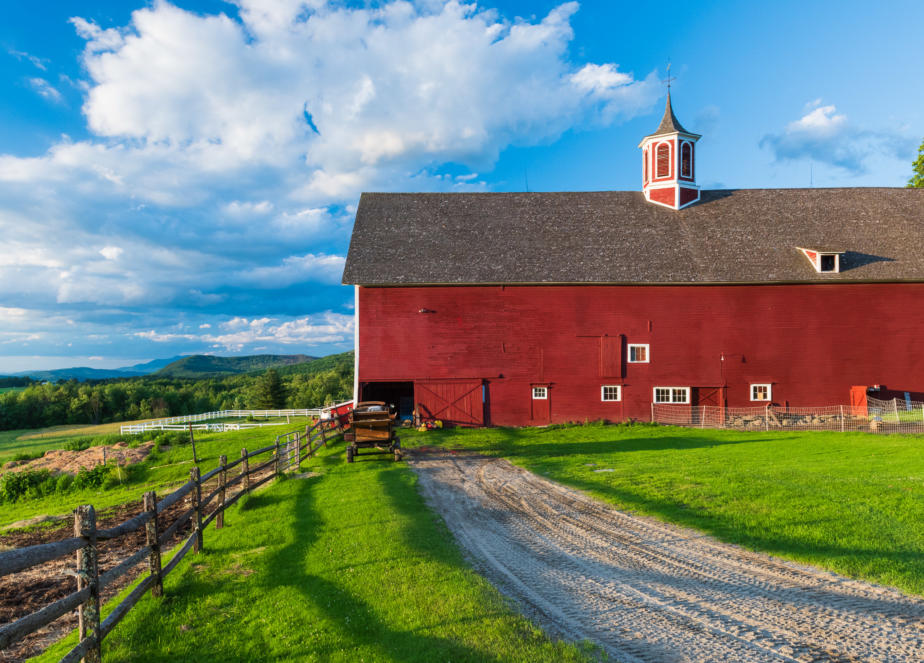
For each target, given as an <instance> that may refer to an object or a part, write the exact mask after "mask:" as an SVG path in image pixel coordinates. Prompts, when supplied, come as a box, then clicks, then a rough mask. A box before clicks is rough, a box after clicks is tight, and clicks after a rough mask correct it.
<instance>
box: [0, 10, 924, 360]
mask: <svg viewBox="0 0 924 663" xmlns="http://www.w3.org/2000/svg"><path fill="white" fill-rule="evenodd" d="M4 14H5V16H4V21H3V22H2V23H0V80H2V85H3V91H4V93H3V95H0V232H2V236H3V238H4V241H3V243H2V244H0V373H3V372H13V371H19V370H25V369H38V368H53V367H62V366H72V365H89V366H95V367H115V366H119V365H126V364H132V363H136V362H139V361H144V360H148V359H152V358H158V357H169V356H173V355H177V354H187V353H199V352H206V353H217V354H244V353H246V354H250V353H260V352H273V353H307V354H316V355H321V354H327V353H330V352H336V351H340V350H343V349H348V348H350V347H351V346H352V308H351V307H352V300H353V297H352V291H351V289H350V288H348V287H344V286H341V285H339V281H340V273H341V270H342V265H343V258H344V256H345V254H346V250H347V247H348V244H349V234H350V228H351V224H352V216H353V213H354V212H355V205H356V202H357V200H358V197H359V193H360V192H361V191H369V190H374V191H421V190H425V191H467V190H489V191H514V190H523V189H524V188H525V187H526V183H527V181H528V185H529V188H530V190H533V191H540V190H600V189H616V190H626V189H629V190H634V189H638V188H639V187H640V181H639V179H640V157H639V155H638V150H637V147H636V146H637V144H638V141H639V139H640V138H641V137H642V136H643V135H645V134H646V133H649V132H650V131H651V130H652V129H654V128H655V127H656V126H657V123H658V121H659V120H660V116H661V113H662V111H663V104H664V93H665V90H664V86H663V85H662V83H661V82H660V81H661V79H662V78H663V77H664V66H665V64H666V63H667V61H668V59H670V61H671V62H672V74H673V75H675V76H676V77H677V80H676V81H675V82H674V87H673V95H672V96H673V99H674V108H675V110H676V112H677V114H678V116H679V118H680V120H681V121H682V122H683V123H684V125H685V126H686V127H687V128H688V129H690V130H692V131H696V132H698V133H702V134H703V139H702V140H701V141H700V144H699V147H700V149H699V152H698V155H697V157H698V168H697V175H698V177H699V183H700V184H701V185H703V186H704V187H706V188H737V187H745V188H752V187H797V186H809V184H810V183H813V184H814V185H815V186H903V185H904V184H905V182H906V181H907V179H908V177H909V176H910V163H911V161H912V159H913V158H914V154H915V152H916V149H917V146H918V145H919V144H920V142H921V140H922V138H924V110H922V109H924V84H922V74H921V73H920V62H919V58H918V57H917V52H918V51H919V50H920V34H921V31H922V28H924V3H920V2H910V1H909V2H900V1H895V2H888V3H869V2H849V1H848V2H838V3H833V2H832V3H825V2H814V3H806V2H774V3H754V2H724V3H718V2H712V3H708V2H703V3H688V2H685V3H670V2H661V3H657V5H647V4H646V3H617V2H603V1H599V2H584V3H581V4H578V3H560V2H546V1H544V0H536V1H531V2H525V1H511V2H496V3H492V4H487V3H485V4H479V5H477V6H476V5H461V4H458V3H445V2H441V1H437V0H421V1H419V2H416V3H395V2H365V3H363V2H354V3H351V2H327V1H325V0H308V1H302V0H239V1H238V2H235V3H231V2H219V1H217V0H207V1H201V2H200V1H193V0H189V1H186V0H177V1H176V2H174V3H168V2H127V1H125V0H119V1H117V2H116V1H112V2H102V1H101V2H89V1H88V2H81V3H74V2H47V3H44V4H43V9H42V11H40V12H37V11H34V8H30V6H29V5H28V3H12V4H11V5H10V6H8V7H5V12H4Z"/></svg>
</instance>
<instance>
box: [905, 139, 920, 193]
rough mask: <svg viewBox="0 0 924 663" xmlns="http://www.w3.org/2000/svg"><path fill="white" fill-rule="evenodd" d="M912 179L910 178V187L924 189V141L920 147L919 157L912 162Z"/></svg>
mask: <svg viewBox="0 0 924 663" xmlns="http://www.w3.org/2000/svg"><path fill="white" fill-rule="evenodd" d="M911 172H912V175H911V179H910V180H908V188H909V189H924V141H922V142H921V147H919V148H918V158H917V159H915V160H914V163H912V164H911Z"/></svg>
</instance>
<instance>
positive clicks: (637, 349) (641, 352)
mask: <svg viewBox="0 0 924 663" xmlns="http://www.w3.org/2000/svg"><path fill="white" fill-rule="evenodd" d="M649 357H650V355H649V354H648V344H647V343H630V344H629V363H630V364H647V363H648V362H649V361H650V360H649Z"/></svg>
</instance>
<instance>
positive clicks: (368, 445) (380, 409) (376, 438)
mask: <svg viewBox="0 0 924 663" xmlns="http://www.w3.org/2000/svg"><path fill="white" fill-rule="evenodd" d="M344 438H345V440H346V441H347V442H348V443H349V445H348V446H347V450H346V454H347V462H348V463H352V462H353V458H354V457H355V456H359V455H360V453H359V450H360V449H363V450H364V451H363V455H368V454H394V456H395V460H401V440H400V438H398V437H396V436H395V415H394V414H392V413H390V412H389V411H388V406H387V405H386V404H385V403H384V402H383V401H364V402H362V403H357V404H356V407H355V408H353V411H352V412H351V413H350V429H349V430H348V431H347V432H346V433H345V435H344Z"/></svg>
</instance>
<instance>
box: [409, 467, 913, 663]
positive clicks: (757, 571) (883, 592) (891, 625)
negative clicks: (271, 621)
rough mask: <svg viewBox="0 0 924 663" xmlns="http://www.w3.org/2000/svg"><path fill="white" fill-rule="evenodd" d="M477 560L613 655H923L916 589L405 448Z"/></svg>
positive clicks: (555, 627)
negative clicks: (854, 576) (859, 577)
mask: <svg viewBox="0 0 924 663" xmlns="http://www.w3.org/2000/svg"><path fill="white" fill-rule="evenodd" d="M409 461H410V463H411V466H412V467H413V468H414V470H415V471H416V472H417V474H418V476H419V478H420V487H421V491H422V493H423V495H424V497H425V498H426V500H427V501H428V503H429V504H430V505H431V507H433V508H434V509H435V510H436V511H437V512H439V513H440V514H441V515H442V516H443V518H444V519H445V521H446V524H447V525H448V526H449V529H450V530H451V531H452V532H453V534H454V535H455V537H456V539H457V540H458V542H459V543H460V544H461V545H462V547H463V548H464V549H465V550H466V551H467V552H468V554H469V556H470V558H471V559H472V560H473V562H474V563H475V565H476V566H477V567H478V568H479V570H480V571H481V572H483V573H484V574H485V575H486V576H487V577H488V579H490V580H491V582H492V583H494V585H495V586H496V587H498V589H500V591H501V592H503V593H504V594H506V595H508V596H510V597H512V598H514V599H515V600H516V601H517V602H518V603H519V605H520V607H521V609H522V610H523V612H524V613H525V614H527V615H529V616H530V617H532V618H533V619H535V620H536V621H537V622H538V623H539V624H541V625H542V626H543V628H545V629H546V631H547V632H549V633H552V634H555V635H558V636H560V637H564V638H567V639H571V640H583V639H587V640H590V641H592V642H595V643H598V644H599V645H601V646H602V647H603V648H604V649H605V650H606V651H607V652H608V653H609V654H610V656H611V657H613V658H615V659H616V660H617V661H621V662H625V663H629V662H631V661H643V662H657V663H671V662H674V661H678V662H679V661H695V662H697V663H702V662H705V661H722V662H728V663H731V662H737V661H742V662H745V661H747V662H751V661H864V662H866V661H924V600H922V599H920V598H915V597H910V596H908V595H905V594H902V593H901V592H899V591H898V590H895V589H891V588H887V587H880V586H876V585H872V584H869V583H866V582H860V581H856V580H851V579H849V578H845V577H842V576H838V575H835V574H833V573H828V572H825V571H820V570H817V569H814V568H811V567H806V566H800V565H797V564H793V563H790V562H784V561H781V560H778V559H774V558H772V557H769V556H767V555H762V554H757V553H752V552H748V551H746V550H744V549H742V548H739V547H737V546H733V545H728V544H724V543H720V542H718V541H715V540H714V539H712V538H710V537H708V536H705V535H703V534H701V533H699V532H695V531H693V530H688V529H683V528H680V527H675V526H672V525H666V524H664V523H660V522H657V521H655V520H652V519H649V518H642V517H638V516H633V515H629V514H627V513H624V512H622V511H619V510H617V509H615V508H613V507H610V506H607V505H605V504H602V503H600V502H597V501H595V500H592V499H590V498H588V497H585V496H584V495H582V494H581V493H579V492H577V491H574V490H571V489H569V488H565V487H563V486H561V485H559V484H556V483H553V482H551V481H548V480H546V479H543V478H542V477H539V476H536V475H534V474H532V473H530V472H527V471H526V470H523V469H520V468H518V467H514V466H513V465H511V464H510V463H508V462H507V461H505V460H498V459H489V458H484V457H481V456H473V455H462V454H452V453H444V452H429V453H424V452H417V453H415V454H413V455H411V456H409Z"/></svg>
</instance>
